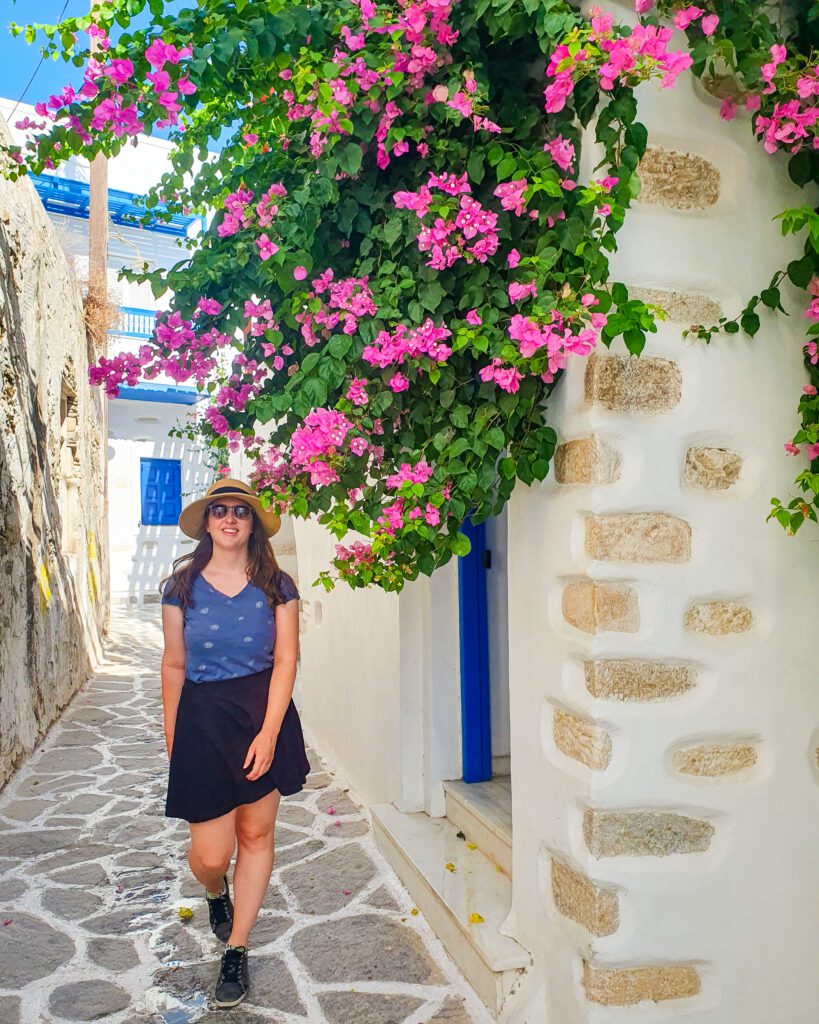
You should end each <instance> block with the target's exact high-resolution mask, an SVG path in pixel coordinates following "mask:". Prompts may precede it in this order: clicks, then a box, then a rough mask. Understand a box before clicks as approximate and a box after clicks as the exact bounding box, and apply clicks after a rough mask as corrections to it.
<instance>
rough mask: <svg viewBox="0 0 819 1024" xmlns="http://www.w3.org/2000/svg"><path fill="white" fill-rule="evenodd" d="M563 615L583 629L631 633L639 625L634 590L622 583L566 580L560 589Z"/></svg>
mask: <svg viewBox="0 0 819 1024" xmlns="http://www.w3.org/2000/svg"><path fill="white" fill-rule="evenodd" d="M563 617H564V618H565V620H566V621H567V622H569V623H571V625H572V626H576V627H577V628H578V629H582V630H583V632H584V633H600V632H602V631H603V630H605V629H609V630H613V631H615V632H617V633H634V632H636V631H637V629H638V628H639V626H640V606H639V604H638V602H637V592H636V591H635V590H634V589H633V588H632V587H628V586H626V585H625V584H623V583H595V582H594V581H593V580H578V581H577V582H576V583H569V584H568V585H567V587H566V589H565V590H564V591H563Z"/></svg>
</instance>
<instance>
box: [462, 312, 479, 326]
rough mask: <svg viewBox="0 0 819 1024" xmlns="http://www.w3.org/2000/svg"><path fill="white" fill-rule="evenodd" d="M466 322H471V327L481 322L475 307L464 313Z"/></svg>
mask: <svg viewBox="0 0 819 1024" xmlns="http://www.w3.org/2000/svg"><path fill="white" fill-rule="evenodd" d="M466 322H467V323H468V324H472V326H473V327H477V326H479V324H482V323H483V320H481V318H480V316H479V315H478V311H477V309H470V310H469V312H468V313H467V314H466Z"/></svg>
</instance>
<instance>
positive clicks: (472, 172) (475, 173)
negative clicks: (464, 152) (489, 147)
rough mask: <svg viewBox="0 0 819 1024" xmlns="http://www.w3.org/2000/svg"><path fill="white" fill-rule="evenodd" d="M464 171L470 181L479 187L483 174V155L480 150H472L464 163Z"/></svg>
mask: <svg viewBox="0 0 819 1024" xmlns="http://www.w3.org/2000/svg"><path fill="white" fill-rule="evenodd" d="M466 170H467V173H468V174H469V177H470V179H471V180H472V181H474V182H475V184H476V185H480V183H481V182H482V181H483V176H484V173H485V171H484V166H483V153H482V152H481V150H480V149H473V151H472V153H471V154H470V157H469V159H468V160H467V162H466Z"/></svg>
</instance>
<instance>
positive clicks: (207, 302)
mask: <svg viewBox="0 0 819 1024" xmlns="http://www.w3.org/2000/svg"><path fill="white" fill-rule="evenodd" d="M196 308H197V309H199V310H201V311H202V312H203V313H209V314H211V315H212V316H216V314H217V313H221V312H222V303H221V302H217V301H216V299H206V298H205V296H204V295H203V296H202V298H201V299H200V300H199V302H198V303H197V304H196Z"/></svg>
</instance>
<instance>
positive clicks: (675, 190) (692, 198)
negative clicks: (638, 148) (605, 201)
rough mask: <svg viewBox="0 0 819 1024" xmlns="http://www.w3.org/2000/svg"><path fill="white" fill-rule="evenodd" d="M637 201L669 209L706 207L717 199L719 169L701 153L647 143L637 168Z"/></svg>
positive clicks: (704, 208) (698, 208)
mask: <svg viewBox="0 0 819 1024" xmlns="http://www.w3.org/2000/svg"><path fill="white" fill-rule="evenodd" d="M637 173H638V175H639V176H640V182H641V184H642V187H641V189H640V195H639V197H638V198H639V201H640V202H641V203H646V204H647V205H650V206H667V207H670V208H671V209H672V210H707V209H708V207H709V206H713V205H714V203H715V202H716V201H717V200H718V199H719V194H720V173H719V171H718V170H717V168H716V167H714V165H713V164H712V163H710V162H709V161H708V160H705V159H703V157H701V156H694V155H692V154H691V153H679V152H677V151H676V150H673V149H663V148H662V147H660V146H649V147H648V149H647V150H646V152H645V156H644V157H643V159H642V160H641V161H640V166H639V167H638V169H637Z"/></svg>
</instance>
